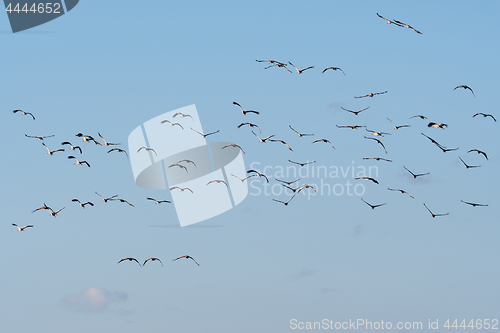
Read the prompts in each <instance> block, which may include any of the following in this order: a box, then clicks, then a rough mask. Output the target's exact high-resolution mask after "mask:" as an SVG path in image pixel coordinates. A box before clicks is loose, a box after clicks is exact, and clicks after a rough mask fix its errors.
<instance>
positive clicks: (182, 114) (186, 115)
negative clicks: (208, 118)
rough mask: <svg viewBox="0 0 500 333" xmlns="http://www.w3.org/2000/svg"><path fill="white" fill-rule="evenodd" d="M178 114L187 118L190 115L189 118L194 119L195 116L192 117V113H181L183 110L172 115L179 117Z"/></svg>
mask: <svg viewBox="0 0 500 333" xmlns="http://www.w3.org/2000/svg"><path fill="white" fill-rule="evenodd" d="M177 116H181V118H186V117H189V118H191V119H193V117H191V115H190V114H184V113H181V112H177V113H176V114H174V115H173V116H172V118H175V117H177ZM193 120H194V119H193Z"/></svg>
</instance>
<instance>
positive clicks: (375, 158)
mask: <svg viewBox="0 0 500 333" xmlns="http://www.w3.org/2000/svg"><path fill="white" fill-rule="evenodd" d="M363 159H364V160H376V161H386V162H392V160H388V159H385V158H382V157H363Z"/></svg>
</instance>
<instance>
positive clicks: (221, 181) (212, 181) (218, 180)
mask: <svg viewBox="0 0 500 333" xmlns="http://www.w3.org/2000/svg"><path fill="white" fill-rule="evenodd" d="M212 183H217V184H224V185H226V186H228V185H227V183H226V182H225V181H223V180H220V179H213V180H211V181H209V182H208V183H207V185H209V184H212Z"/></svg>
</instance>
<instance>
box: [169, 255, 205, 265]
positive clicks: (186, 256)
mask: <svg viewBox="0 0 500 333" xmlns="http://www.w3.org/2000/svg"><path fill="white" fill-rule="evenodd" d="M181 258H186V259H191V260H192V261H194V262H195V264H196V265H198V266H200V264H198V263H197V262H196V260H194V258H193V257H191V256H188V255H185V256H180V257H178V258H175V259H173V260H172V261H176V260H179V259H181Z"/></svg>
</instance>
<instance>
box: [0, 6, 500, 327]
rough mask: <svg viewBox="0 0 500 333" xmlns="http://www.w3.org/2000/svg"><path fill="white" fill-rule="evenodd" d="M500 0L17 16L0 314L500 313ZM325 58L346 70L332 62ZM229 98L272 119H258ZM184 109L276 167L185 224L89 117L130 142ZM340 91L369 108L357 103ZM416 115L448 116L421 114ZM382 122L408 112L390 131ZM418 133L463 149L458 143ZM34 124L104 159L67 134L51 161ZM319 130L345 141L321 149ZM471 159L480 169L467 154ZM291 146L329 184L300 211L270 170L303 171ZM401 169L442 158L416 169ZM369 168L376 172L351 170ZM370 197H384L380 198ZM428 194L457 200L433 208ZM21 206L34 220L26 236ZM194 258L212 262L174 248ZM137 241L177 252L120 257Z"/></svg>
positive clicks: (5, 320)
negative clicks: (140, 182) (231, 203)
mask: <svg viewBox="0 0 500 333" xmlns="http://www.w3.org/2000/svg"><path fill="white" fill-rule="evenodd" d="M377 13H379V14H381V15H382V16H384V17H387V18H389V19H396V20H400V21H402V22H405V23H408V24H410V25H412V26H414V27H415V28H416V29H418V30H419V31H421V32H422V34H421V35H420V34H417V33H415V32H414V31H412V30H411V29H406V28H401V27H397V26H395V25H393V24H386V23H385V22H384V21H383V20H382V19H380V18H379V17H377ZM498 13H500V3H499V2H496V1H482V2H459V3H457V2H455V1H440V2H430V1H424V2H422V1H418V2H417V1H405V2H401V1H384V2H382V1H356V2H347V1H311V2H305V1H287V2H285V1H274V2H273V1H271V2H269V1H265V2H264V1H252V2H234V1H217V2H205V1H193V2H171V1H162V2H160V1H155V2H148V3H147V4H144V3H138V2H132V1H106V2H95V1H80V3H79V4H78V5H77V6H76V7H75V8H74V9H73V10H72V11H70V12H69V13H67V14H65V15H63V16H61V17H60V18H58V19H56V20H54V21H51V22H48V23H46V24H44V25H41V26H39V27H35V28H33V29H30V30H27V31H25V32H20V33H16V34H12V33H11V32H10V26H9V22H8V18H7V14H4V15H3V18H1V19H0V32H1V34H0V38H1V39H2V45H3V52H2V56H1V59H2V60H3V66H2V68H3V70H2V80H1V83H0V85H1V88H2V99H1V101H0V105H1V109H2V110H3V112H1V113H0V140H1V142H3V155H2V163H1V165H2V170H3V173H2V174H3V176H2V191H1V197H0V202H1V205H2V208H3V209H2V210H3V218H2V221H3V223H2V226H1V229H2V231H1V232H0V244H1V245H0V247H1V248H2V253H3V255H2V256H1V259H0V265H1V266H2V267H3V274H2V279H1V284H0V295H1V299H2V305H0V322H1V325H0V327H1V329H0V330H1V331H2V332H8V333H17V332H47V333H49V332H50V333H59V332H61V333H62V332H75V333H83V332H120V333H122V332H139V331H141V332H183V333H189V332H217V333H220V332H241V333H247V332H248V333H250V332H251V333H253V332H273V333H274V332H289V331H298V330H299V329H298V328H297V329H293V325H292V324H291V323H292V322H291V321H292V320H294V319H295V320H296V321H297V322H315V321H316V322H317V321H322V320H323V319H327V320H332V321H333V322H334V323H335V322H349V320H357V319H364V320H368V321H371V322H381V321H382V320H383V321H384V322H391V323H392V324H393V326H396V323H398V322H402V323H406V322H422V323H423V326H424V327H423V328H424V329H409V330H405V331H411V332H414V331H423V330H425V328H426V327H427V326H426V325H428V322H429V320H430V321H436V320H439V329H438V330H437V331H443V332H444V331H449V330H448V329H446V328H445V327H444V324H445V322H446V320H447V319H450V320H451V322H450V324H452V322H453V321H454V320H455V319H458V323H459V324H460V323H461V321H462V320H463V319H465V320H466V323H467V325H469V323H470V320H472V319H473V320H474V323H477V320H481V321H484V320H485V319H490V322H491V321H492V320H494V319H497V320H498V319H499V317H500V316H499V315H498V313H500V312H499V310H500V303H499V298H498V295H499V288H498V281H499V277H500V272H499V269H498V265H497V255H498V253H499V250H500V245H499V242H498V235H499V233H500V227H499V225H498V215H499V213H500V209H499V200H498V199H499V198H498V194H497V186H498V184H499V182H498V178H497V177H496V176H497V175H496V173H497V171H498V170H499V161H500V154H499V149H498V139H496V133H497V130H498V126H500V125H499V123H497V122H495V121H493V119H491V118H483V117H481V116H477V117H474V118H473V117H472V116H473V115H474V114H476V113H478V112H483V113H488V114H493V115H494V116H495V117H496V118H500V112H498V103H497V102H495V96H496V94H497V83H498V78H499V77H500V69H499V66H498V65H497V61H498V54H499V46H498V42H497V41H498V40H499V37H500V36H499V35H500V30H499V29H498V28H497V27H496V25H495V23H496V21H497V18H498ZM0 16H1V15H0ZM263 59H274V60H278V61H282V62H285V63H287V62H288V61H291V62H292V63H293V64H294V65H296V66H297V67H299V68H305V67H308V66H314V68H312V69H310V70H307V71H304V72H303V73H302V74H300V75H298V74H297V73H295V72H294V73H292V74H291V73H288V72H287V71H286V70H285V69H283V68H270V69H267V70H266V69H264V68H265V67H266V64H265V63H258V62H256V61H255V60H263ZM328 66H335V67H340V68H341V69H342V70H343V71H344V72H345V75H343V74H342V72H340V71H327V72H325V73H322V71H323V69H325V68H326V67H328ZM289 67H291V66H289ZM292 69H293V68H292ZM458 85H468V86H470V87H471V88H472V89H473V90H474V94H475V97H474V95H472V93H471V92H470V91H468V90H464V89H456V90H454V88H455V87H456V86H458ZM383 91H387V93H386V94H383V95H378V96H375V97H373V98H369V97H367V98H361V99H356V98H354V97H355V96H361V95H364V94H368V93H371V92H383ZM233 101H236V102H238V103H240V104H241V105H243V107H244V108H246V109H252V110H258V111H259V112H260V114H259V115H255V114H247V115H246V116H244V115H242V114H241V112H240V109H239V108H238V107H237V106H235V105H233ZM191 104H195V105H196V108H197V112H198V114H199V116H200V120H201V123H202V124H203V129H204V130H205V131H206V132H211V131H216V130H220V133H217V134H216V135H213V136H210V137H207V141H224V142H226V141H227V142H234V143H237V144H239V145H240V146H241V147H242V148H243V149H244V150H245V155H244V156H243V157H244V160H245V165H246V167H247V169H250V168H258V170H260V171H262V172H264V170H265V172H264V173H265V174H266V175H267V176H268V178H269V179H270V181H271V182H270V184H269V185H266V184H264V182H263V180H262V179H252V181H251V183H250V186H249V194H248V196H247V198H246V199H245V200H244V201H243V202H242V203H241V204H239V205H238V206H236V207H235V208H233V209H231V210H230V211H228V212H226V213H224V214H221V215H219V216H216V217H214V218H211V219H209V220H206V221H204V222H201V223H199V224H196V225H193V226H191V227H186V228H180V227H179V221H178V219H177V215H176V212H175V208H174V205H172V204H170V205H167V204H162V205H155V204H154V203H153V202H150V201H148V200H146V197H154V198H157V199H166V200H171V195H170V193H169V192H168V191H160V190H147V189H143V188H140V187H138V186H137V185H136V184H135V182H134V178H133V175H132V170H131V166H130V161H129V160H128V159H127V157H126V156H125V155H123V154H120V153H116V154H112V153H110V154H108V153H107V149H106V148H107V147H99V146H96V145H94V144H91V143H87V142H81V139H80V138H78V137H76V136H75V134H77V133H79V132H81V133H84V134H89V135H92V136H93V137H95V138H98V136H97V133H98V132H99V133H101V134H102V135H103V136H104V137H105V138H106V139H107V140H108V141H110V142H119V143H121V146H118V147H120V148H123V149H127V150H128V147H127V139H128V136H129V134H130V133H131V131H132V130H133V129H134V128H136V127H137V126H139V125H141V124H143V123H144V122H145V121H147V120H149V119H151V118H154V117H156V116H158V115H160V114H163V113H165V112H168V111H171V110H175V109H178V108H181V107H184V106H187V105H191ZM341 107H343V108H346V109H350V110H360V109H362V108H366V107H369V109H367V110H366V111H363V112H361V113H360V114H359V115H357V116H355V115H353V114H350V113H348V112H346V111H343V110H342V109H341ZM15 109H22V110H24V111H26V112H31V113H33V114H34V115H35V117H36V120H34V121H33V120H32V119H31V118H30V117H29V116H22V115H21V114H19V113H18V114H13V113H12V110H15ZM419 114H422V115H425V116H427V117H428V118H429V119H430V120H431V121H433V122H436V123H446V124H447V125H448V127H447V128H446V129H444V130H443V129H437V128H429V127H427V121H425V120H422V119H418V118H412V119H410V117H412V116H414V115H419ZM387 118H390V119H391V120H392V121H394V122H395V123H396V124H397V125H403V124H408V125H410V126H411V127H408V128H401V129H398V130H394V129H393V127H392V124H391V123H390V122H389V121H388V120H387ZM245 121H246V122H251V123H255V124H257V125H258V126H259V127H260V129H261V130H262V135H263V136H268V135H272V134H274V135H275V138H276V139H280V140H284V141H286V142H287V143H288V144H289V145H290V147H292V148H293V152H292V151H289V150H288V149H287V147H286V146H284V145H282V144H279V143H270V142H267V143H265V144H262V143H259V142H258V140H257V138H256V137H255V136H254V135H253V134H252V133H251V131H252V129H251V128H249V127H242V128H237V126H238V125H239V124H240V123H242V122H245ZM289 125H291V126H292V127H294V128H295V129H297V130H298V131H300V132H302V133H314V136H311V137H298V136H297V134H296V133H294V132H292V131H291V130H290V128H289ZM336 125H364V126H367V127H366V128H367V129H370V130H374V131H382V132H387V133H390V135H386V136H384V137H381V138H379V139H380V140H381V141H382V142H383V143H384V145H385V147H386V149H387V152H388V153H387V154H385V152H384V149H383V148H382V147H381V146H380V145H378V144H377V143H376V142H374V141H372V140H367V139H365V138H364V136H369V133H368V132H367V131H366V130H365V128H361V129H357V130H350V129H343V128H337V126H336ZM254 131H255V129H254ZM421 133H424V134H425V135H428V136H429V137H431V138H433V139H435V140H436V141H437V142H439V143H440V144H442V145H444V146H446V147H448V148H457V147H458V148H459V149H458V150H456V151H450V152H447V153H443V152H441V150H440V149H439V148H438V147H436V146H435V145H434V144H433V143H432V142H430V141H429V140H428V139H427V138H425V137H424V136H422V135H421ZM25 134H27V135H37V136H41V135H54V137H51V138H47V139H45V141H44V142H45V143H46V145H47V146H48V147H49V148H50V149H52V150H53V149H58V148H62V146H61V143H62V142H63V141H70V142H72V143H73V144H78V145H80V146H81V147H82V150H83V154H82V158H83V159H84V160H87V161H88V162H89V163H90V164H91V167H90V168H87V167H85V166H77V165H73V161H70V160H68V159H67V156H68V155H69V153H68V151H65V152H62V153H55V154H54V155H53V156H49V155H47V151H46V149H45V148H44V147H43V146H42V145H41V143H40V142H39V141H37V140H35V139H30V138H26V137H25ZM321 138H326V139H329V140H330V141H331V142H332V144H333V145H334V146H335V149H333V148H332V147H331V146H330V145H328V144H325V143H315V144H312V141H314V140H316V139H321ZM172 144H175V143H172ZM474 148H475V149H479V150H482V151H484V152H486V153H487V154H488V160H486V159H485V158H484V157H483V156H482V155H479V154H476V153H475V152H471V153H468V151H469V150H470V149H474ZM108 149H109V148H108ZM73 153H74V152H71V154H73ZM76 156H77V157H79V154H77V155H76ZM364 157H382V158H387V159H390V160H391V161H392V162H385V161H375V160H364V159H363V158H364ZM459 157H460V158H462V159H463V160H464V161H465V162H466V163H467V164H471V165H481V167H478V168H471V169H466V168H465V167H464V165H463V164H462V162H461V161H460V159H459ZM289 159H290V160H292V161H299V162H304V161H316V163H315V164H312V165H311V166H310V167H309V168H308V169H305V168H306V167H304V169H303V170H299V169H298V166H297V167H296V168H294V169H293V170H295V171H296V172H302V174H300V175H299V177H300V178H301V180H300V184H315V185H316V188H317V190H318V192H319V193H318V194H315V193H314V192H309V193H307V192H306V191H304V192H302V193H300V195H297V197H296V198H294V199H293V200H292V201H291V203H290V205H288V206H287V207H285V206H284V205H282V204H280V203H278V202H275V201H273V200H272V199H273V198H274V199H277V200H282V201H286V200H288V199H289V198H290V196H291V193H290V192H289V191H286V192H285V191H284V190H283V188H282V187H280V186H279V185H276V184H277V182H276V181H275V178H278V179H280V177H283V178H286V179H292V178H293V177H294V174H292V173H291V172H292V171H291V170H292V169H290V168H289V167H290V165H291V164H290V162H289V161H288V160H289ZM403 166H406V167H407V168H408V169H410V170H411V171H413V172H415V173H427V172H429V173H430V174H429V175H427V176H422V177H419V178H417V179H416V180H415V179H413V178H412V177H411V175H410V174H409V173H408V172H407V171H406V170H404V168H403ZM370 168H371V170H372V172H373V173H372V177H374V175H375V177H374V178H376V179H377V181H378V182H379V184H375V183H373V182H371V181H365V180H355V179H354V178H355V177H357V176H358V174H357V172H359V171H362V170H369V169H370ZM282 170H284V171H283V172H282ZM286 170H289V171H288V172H290V174H287V171H286ZM304 170H307V174H306V171H304ZM313 170H314V175H313V173H312V172H313ZM321 170H328V173H327V174H324V173H322V172H323V171H321ZM335 170H337V173H335ZM318 171H320V172H319V173H318ZM353 171H355V172H356V174H355V175H354V176H353V174H352V172H353ZM387 188H395V189H404V190H405V191H407V192H408V193H409V194H411V195H412V196H413V197H414V199H412V198H410V197H409V196H407V195H404V194H401V193H398V192H395V191H389V190H387ZM356 189H357V191H358V192H356ZM341 190H342V191H341ZM273 191H274V192H273ZM95 192H98V193H100V194H102V195H103V196H112V195H115V194H118V195H119V197H120V198H125V199H127V200H128V201H130V202H131V203H133V204H134V205H135V207H130V206H128V205H126V204H123V203H119V202H108V203H104V202H102V201H101V199H100V198H99V197H98V196H97V195H96V194H95ZM308 194H310V195H308ZM73 198H79V199H80V200H82V201H92V202H93V203H94V204H95V206H94V207H88V206H87V207H86V208H85V209H81V208H80V207H79V206H78V205H77V204H75V203H73V202H71V199H73ZM361 198H363V199H364V200H366V201H367V202H369V203H371V204H383V203H386V204H385V205H384V206H381V207H378V208H376V209H374V210H372V209H370V207H368V206H367V205H366V204H365V203H363V202H362V201H361ZM461 200H463V201H467V202H474V203H481V204H487V205H488V206H487V207H471V206H470V205H467V204H464V203H463V202H461ZM43 203H47V205H49V206H51V207H52V208H54V209H60V208H63V207H65V208H64V210H62V211H61V212H60V213H59V214H58V215H57V217H56V218H54V217H51V216H49V214H48V213H47V212H45V211H41V212H35V213H32V211H33V210H34V209H35V208H37V207H39V206H41V205H42V204H43ZM423 203H425V204H426V205H427V207H429V209H431V210H432V211H433V212H434V213H438V214H441V213H449V215H447V216H441V217H436V218H434V219H433V218H432V217H431V214H430V213H429V212H428V211H427V210H426V209H425V207H424V205H423ZM193 209H195V207H194V208H193ZM12 223H16V224H19V225H20V226H24V225H28V224H32V225H34V227H33V228H28V229H27V230H25V231H23V232H17V231H16V229H15V227H14V226H12V225H11V224H12ZM186 254H188V255H191V256H193V257H194V258H195V259H196V260H197V261H198V262H199V263H200V266H199V267H198V266H196V264H194V263H193V262H192V261H190V260H179V261H176V262H172V259H174V258H176V257H178V256H181V255H186ZM123 257H135V258H137V259H138V260H139V261H140V262H141V263H142V262H143V261H144V260H145V259H146V258H149V257H158V258H160V259H161V260H162V262H163V264H164V266H163V267H162V266H161V265H160V264H159V263H158V262H149V263H148V264H147V265H146V266H144V267H139V266H138V265H137V264H136V263H134V262H123V263H120V264H117V262H118V261H119V260H120V259H121V258H123ZM477 328H478V327H475V328H474V330H477ZM497 328H498V325H497ZM459 329H460V330H464V329H463V328H459ZM360 330H364V331H368V330H367V329H365V328H360ZM451 330H455V328H453V329H451ZM466 330H467V331H469V330H472V328H470V327H468V328H467V329H466ZM483 330H484V328H483ZM464 331H465V330H464Z"/></svg>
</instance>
